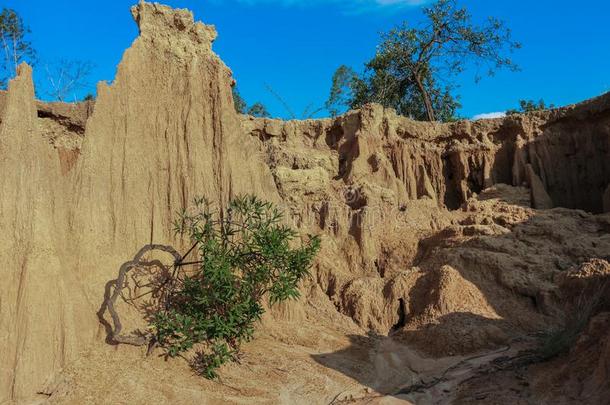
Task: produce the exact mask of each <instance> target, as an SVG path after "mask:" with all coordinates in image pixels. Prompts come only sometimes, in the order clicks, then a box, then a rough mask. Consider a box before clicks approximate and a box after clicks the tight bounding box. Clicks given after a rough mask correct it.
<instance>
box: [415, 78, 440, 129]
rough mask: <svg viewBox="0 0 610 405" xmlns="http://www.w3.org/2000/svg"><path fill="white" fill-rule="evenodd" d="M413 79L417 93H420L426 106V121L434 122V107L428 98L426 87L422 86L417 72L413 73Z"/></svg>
mask: <svg viewBox="0 0 610 405" xmlns="http://www.w3.org/2000/svg"><path fill="white" fill-rule="evenodd" d="M413 79H414V80H415V83H416V84H417V88H418V89H419V93H420V94H421V98H422V100H423V101H424V106H425V107H426V114H427V115H428V121H430V122H434V121H436V116H435V114H434V107H432V101H431V100H430V95H429V94H428V91H426V88H425V87H424V83H423V82H422V80H421V78H420V77H419V75H418V74H417V73H414V74H413Z"/></svg>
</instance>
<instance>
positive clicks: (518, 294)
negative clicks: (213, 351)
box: [0, 3, 610, 403]
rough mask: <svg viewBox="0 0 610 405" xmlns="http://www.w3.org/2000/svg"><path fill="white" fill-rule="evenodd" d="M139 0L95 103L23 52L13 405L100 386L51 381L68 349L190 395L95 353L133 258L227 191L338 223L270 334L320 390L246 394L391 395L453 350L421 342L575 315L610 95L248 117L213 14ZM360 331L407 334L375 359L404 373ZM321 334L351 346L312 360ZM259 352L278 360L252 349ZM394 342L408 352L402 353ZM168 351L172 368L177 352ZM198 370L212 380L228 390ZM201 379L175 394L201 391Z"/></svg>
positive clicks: (0, 137) (455, 346) (2, 139)
mask: <svg viewBox="0 0 610 405" xmlns="http://www.w3.org/2000/svg"><path fill="white" fill-rule="evenodd" d="M132 14H133V16H134V20H135V21H136V22H137V24H138V26H139V28H140V34H139V36H138V38H137V39H136V40H135V41H134V43H133V45H132V46H131V47H130V49H128V50H127V51H126V52H125V55H124V57H123V60H122V62H121V64H120V65H119V68H118V72H117V77H116V79H115V81H114V82H113V84H112V85H108V84H105V83H101V84H100V85H99V87H98V98H97V100H96V102H95V105H93V103H88V104H81V105H75V106H68V105H63V104H52V105H48V104H44V103H37V102H36V101H35V100H34V90H33V86H32V80H31V70H30V69H29V67H27V66H25V65H24V66H22V67H21V68H20V71H19V76H18V77H17V78H15V79H14V80H13V81H12V82H11V84H10V87H9V91H8V92H7V93H2V94H0V110H1V111H0V172H1V173H2V174H3V175H2V176H1V177H0V193H1V197H0V230H1V231H2V232H0V263H1V265H0V279H2V284H1V285H0V359H2V360H3V361H2V362H1V363H0V403H4V402H5V401H7V402H8V401H16V402H24V401H26V400H30V399H31V398H33V397H36V394H37V393H39V392H42V393H44V395H45V396H48V395H52V394H55V395H54V396H52V397H51V398H52V399H53V398H55V399H56V401H57V402H62V400H63V401H65V402H71V401H72V402H74V401H78V400H79V399H82V397H83V396H89V395H90V392H92V391H93V390H94V388H93V387H88V386H86V385H83V384H80V385H79V384H78V383H75V385H74V386H64V388H63V391H62V390H61V389H55V388H54V389H51V388H49V387H50V386H51V385H53V384H51V383H52V382H53V381H56V377H57V375H59V374H60V372H61V370H62V369H64V368H66V367H68V368H69V367H72V365H73V364H76V366H73V367H75V368H74V369H73V374H72V375H73V376H78V375H85V374H87V373H89V374H87V375H88V377H89V379H86V378H85V377H83V378H85V379H84V381H89V382H90V383H91V384H92V385H93V384H94V383H93V382H92V381H105V382H104V383H100V384H101V385H100V386H99V387H98V388H99V390H100V392H102V391H104V390H105V391H110V390H114V388H112V389H111V388H110V387H114V386H115V384H118V385H119V386H123V387H129V384H130V383H131V382H130V381H131V379H130V378H131V376H132V375H133V376H134V378H138V379H139V381H140V382H141V384H142V386H144V387H148V388H147V389H148V390H156V389H158V390H159V391H158V392H157V395H158V396H157V397H155V398H156V399H155V398H149V397H147V396H146V395H148V394H146V393H144V392H143V391H138V390H135V391H134V392H133V393H130V394H129V395H130V397H129V399H130V400H132V401H136V402H138V401H143V400H145V399H146V400H150V401H151V403H154V402H157V401H161V400H162V399H166V400H175V399H176V395H178V394H176V391H174V390H177V389H179V388H175V387H174V386H176V384H177V383H176V384H175V383H168V384H166V385H162V384H161V386H162V388H159V387H157V385H158V380H153V377H149V376H148V373H147V370H140V371H141V372H139V371H138V370H131V369H130V370H127V371H126V372H125V376H123V377H121V376H116V379H117V380H113V379H106V378H105V377H104V376H106V375H114V374H115V373H114V371H113V370H114V368H113V367H115V366H116V364H115V365H113V366H112V367H111V366H110V365H108V364H106V363H99V364H98V363H96V362H94V361H93V360H89V359H90V358H89V357H88V355H83V353H85V352H89V351H91V350H93V352H94V353H96V350H98V349H100V348H103V347H105V343H104V340H105V339H104V338H105V337H106V333H107V331H106V330H105V329H104V327H103V325H104V323H106V322H108V315H107V314H106V313H105V312H104V306H103V303H104V297H105V294H106V295H107V294H108V292H109V290H110V289H112V288H113V285H114V284H113V281H114V279H115V278H116V275H117V272H118V270H119V268H120V267H121V265H122V264H123V263H125V262H128V261H130V260H131V259H132V258H133V257H134V255H135V254H136V253H137V252H138V251H139V250H140V249H141V248H142V247H143V246H145V245H148V244H163V245H171V246H174V247H175V248H176V249H177V250H179V251H185V250H186V249H184V248H185V247H186V246H185V244H186V241H183V240H179V239H176V237H175V236H174V235H173V232H172V220H173V219H174V218H175V217H174V216H175V213H176V211H180V210H183V209H188V208H189V204H190V203H191V201H192V199H193V198H194V197H196V196H205V197H207V198H209V199H210V200H212V201H214V202H216V203H217V204H218V205H221V206H222V205H223V204H225V203H226V202H227V201H228V200H229V199H230V198H231V197H232V196H234V195H237V194H242V193H253V194H256V195H259V196H260V197H262V198H264V199H266V200H269V201H272V202H275V203H277V204H279V205H281V206H282V207H283V208H284V209H285V210H286V213H287V214H288V215H287V217H288V220H290V221H292V223H293V224H294V226H295V227H296V228H298V229H299V230H300V231H301V232H302V233H316V234H321V235H322V237H323V243H322V251H321V252H320V254H319V257H318V259H317V262H316V264H315V266H314V269H313V270H312V277H311V278H309V279H308V280H306V282H305V283H304V285H303V299H302V300H300V301H299V302H297V303H293V304H290V305H286V306H282V307H279V308H276V309H274V310H273V311H272V313H271V316H270V317H269V318H268V319H266V320H265V323H264V332H263V333H262V337H261V339H262V340H263V341H264V342H267V344H268V345H274V344H275V343H277V342H280V343H285V342H290V343H292V344H294V346H295V347H296V346H298V347H300V348H301V349H299V350H302V351H301V352H297V351H295V352H291V351H290V350H288V349H282V348H276V349H274V350H277V352H276V354H277V355H278V356H285V358H284V359H285V361H286V362H289V363H290V364H291V365H293V366H294V369H295V370H304V371H295V373H296V374H295V375H294V376H293V377H294V379H296V380H300V379H301V377H303V378H305V379H306V380H307V381H310V382H311V384H310V386H311V387H318V388H315V389H314V388H311V389H310V388H307V387H305V388H303V387H302V385H303V384H301V383H300V382H299V383H298V384H297V383H296V382H295V381H291V380H290V377H286V378H287V380H284V379H283V378H284V377H277V378H278V379H279V380H278V381H280V383H278V382H277V381H275V380H273V381H271V379H270V380H269V381H266V380H265V381H261V382H259V383H257V381H254V382H253V384H252V385H253V386H252V387H251V388H249V389H250V391H247V392H243V393H241V394H238V393H235V392H232V391H231V393H230V395H231V396H232V397H231V398H234V399H236V401H237V398H241V399H244V401H245V398H247V397H248V396H250V395H253V396H258V398H259V399H261V400H267V401H271V402H278V401H279V402H282V401H283V402H287V403H288V402H291V401H305V400H309V401H313V402H320V401H326V402H329V401H331V400H332V399H333V397H335V396H336V392H333V389H336V388H337V387H338V386H340V384H347V383H346V379H345V377H343V379H341V378H339V377H337V374H338V371H333V372H332V373H331V372H328V371H324V370H326V369H328V368H336V369H337V370H340V371H341V372H343V374H346V375H347V376H348V377H350V378H352V380H351V381H352V383H353V380H356V381H358V382H359V383H360V384H361V385H368V386H370V388H372V389H374V390H377V391H379V392H381V393H390V392H392V390H394V389H395V390H397V389H398V388H399V387H400V385H401V384H402V383H403V379H405V378H411V377H409V376H408V375H406V374H404V373H405V371H404V370H407V369H409V370H410V369H411V368H409V367H411V366H413V364H410V365H409V364H407V363H408V361H411V362H415V361H416V360H417V361H418V362H420V363H418V364H420V365H422V364H423V365H422V366H421V367H415V368H414V369H415V370H416V371H418V372H421V373H426V372H432V371H433V370H435V368H434V367H436V366H438V367H440V366H442V365H445V364H447V361H448V360H447V361H446V360H443V361H441V362H440V363H434V365H435V366H434V367H433V366H432V365H430V364H429V363H428V362H427V361H424V360H421V359H420V357H418V356H419V355H417V356H415V355H412V354H411V352H410V350H411V348H414V349H416V350H417V351H418V353H421V354H422V355H425V356H431V357H434V358H438V357H442V358H446V357H447V356H449V357H451V356H455V355H466V354H469V353H473V352H477V351H479V350H484V349H485V350H486V349H494V348H497V347H499V346H501V345H504V344H509V343H510V342H512V341H513V339H517V338H520V337H523V336H526V335H527V334H528V333H530V332H534V331H538V330H540V329H544V328H546V327H549V326H551V325H555V324H557V323H560V319H561V316H562V314H563V311H564V310H565V308H564V307H563V305H562V302H563V301H564V300H565V298H566V297H565V294H564V292H563V290H562V289H561V280H562V274H564V273H565V272H566V271H569V270H570V269H574V268H578V266H580V265H582V263H585V262H587V261H589V260H591V259H596V260H610V257H609V255H610V219H609V218H608V214H606V215H596V214H600V213H602V212H604V211H605V212H609V211H610V202H609V201H610V95H605V96H602V97H600V98H598V99H594V100H591V101H588V102H585V103H583V104H579V105H576V106H571V107H567V108H564V109H559V110H553V111H546V112H537V113H532V114H528V115H517V116H511V117H507V118H505V119H497V120H486V121H477V122H470V121H462V122H458V123H452V124H439V123H422V122H414V121H412V120H409V119H407V118H404V117H400V116H397V115H396V114H395V113H394V112H393V111H392V110H388V109H384V108H382V107H381V106H378V105H370V106H366V107H365V108H363V109H361V110H358V111H350V112H348V113H347V114H345V115H343V116H341V117H338V118H336V119H323V120H308V121H287V122H284V121H280V120H272V119H255V118H252V117H247V116H239V115H238V114H236V113H235V110H234V107H233V100H232V98H231V86H232V85H233V78H232V74H231V71H230V70H229V69H228V68H227V67H226V66H225V65H224V64H223V63H222V61H221V60H220V59H219V58H218V56H216V55H215V54H214V53H213V52H212V48H211V47H212V42H213V41H214V39H215V37H216V32H215V30H214V28H213V27H211V26H206V25H204V24H202V23H199V22H195V21H194V20H193V16H192V15H191V13H190V12H188V11H186V10H172V9H170V8H168V7H165V6H161V5H157V4H149V3H140V4H139V5H138V6H135V7H134V8H133V9H132ZM553 207H563V208H555V209H551V208H553ZM181 249H182V250H181ZM164 259H165V260H169V258H164ZM142 316H143V315H142ZM599 319H602V320H603V319H605V318H603V317H600V318H599ZM601 323H603V322H602V321H599V320H598V321H597V323H596V324H595V325H598V324H601ZM278 325H279V326H278ZM595 325H593V326H595ZM593 326H592V327H593ZM595 327H596V328H597V329H595V333H596V335H595V336H596V339H598V340H599V341H603V342H605V341H607V339H606V340H604V339H605V338H604V337H603V336H601V335H600V333H598V332H599V330H598V329H599V325H598V326H595ZM365 331H372V332H375V333H377V334H378V335H387V334H388V333H390V332H391V334H392V336H393V339H395V341H393V343H391V344H390V345H389V346H388V345H386V346H383V345H382V346H383V348H384V349H383V350H385V352H383V355H379V353H377V352H376V354H375V356H373V357H372V358H373V359H374V364H375V367H377V366H379V367H377V368H378V369H379V370H384V372H383V374H384V375H387V374H388V373H389V372H390V371H391V372H392V373H394V374H392V378H385V379H380V376H379V375H369V374H366V373H368V372H369V371H370V370H369V368H367V367H366V364H365V365H364V366H362V367H354V366H353V364H360V365H362V364H363V363H358V362H359V361H362V359H359V358H357V359H356V360H354V359H353V358H351V357H349V356H352V354H350V353H351V352H352V351H353V350H352V351H350V350H346V351H345V356H347V357H346V358H350V359H352V360H349V361H348V360H344V357H345V356H344V355H343V354H341V353H343V352H342V351H341V350H339V349H340V344H339V343H337V342H339V341H340V338H337V336H338V335H340V336H343V337H345V336H347V335H350V334H353V335H354V336H355V335H358V336H360V338H358V339H365V338H364V336H365V335H364V332H365ZM350 336H351V335H350ZM358 339H356V338H353V339H352V340H354V341H357V340H358ZM343 340H345V339H343ZM431 341H433V342H434V341H435V342H437V343H436V344H431V343H430V342H431ZM366 342H367V343H366V344H361V343H358V345H360V346H358V345H356V346H355V347H356V348H362V347H365V346H366V347H369V346H370V345H371V343H370V342H369V341H366ZM375 342H376V341H375ZM396 342H399V343H396ZM342 344H344V343H342ZM604 344H605V343H604ZM367 345H369V346H367ZM280 346H281V345H280ZM282 347H283V346H282ZM604 347H605V346H604ZM302 348H306V349H302ZM407 348H409V349H407ZM100 350H102V349H100ZM125 350H127V349H125ZM134 350H135V349H134ZM246 350H248V349H246ZM295 350H297V349H295ZM324 350H339V351H338V353H340V354H338V355H337V356H335V357H333V356H331V357H332V358H331V359H327V358H322V357H320V358H317V357H315V356H314V357H312V356H310V355H311V354H312V353H319V352H321V351H324ZM367 350H368V349H367ZM376 350H377V349H376ZM388 351H389V353H388ZM355 352H359V349H358V350H355ZM134 353H135V354H134ZM137 353H138V352H136V351H131V352H128V356H132V357H134V358H136V357H137ZM250 353H253V356H259V357H256V358H258V359H259V360H260V361H261V362H264V361H266V360H265V359H266V357H265V356H263V355H260V354H256V353H257V352H256V348H255V347H254V348H253V349H252V351H251V352H250ZM286 353H288V354H286ZM392 353H393V354H392ZM123 355H125V353H123ZM399 355H400V356H402V357H401V361H400V362H399V363H397V364H398V365H396V366H395V367H393V366H391V364H390V363H391V362H390V363H388V364H390V365H387V364H386V363H387V361H386V360H387V358H391V359H394V358H395V357H396V356H399ZM103 357H104V356H102V358H103ZM93 358H94V359H95V358H96V357H95V356H94V357H93ZM335 358H339V359H340V360H339V363H340V362H341V361H344V362H346V364H348V366H343V365H339V366H338V365H337V364H338V363H337V362H336V359H335ZM5 359H7V360H6V361H5ZM98 359H99V358H98ZM405 359H406V360H405ZM267 360H268V359H267ZM314 360H315V361H314ZM407 360H408V361H407ZM350 361H353V363H350ZM365 361H369V359H365ZM392 361H394V360H392ZM377 362H381V363H377ZM133 364H139V361H135V360H134V363H133ZM152 364H153V366H154V367H153V368H154V369H155V370H156V371H155V373H157V374H155V375H157V376H158V375H159V370H160V369H161V368H160V367H166V368H167V367H175V366H174V365H173V364H175V363H172V364H171V365H163V366H161V365H160V364H162V363H152ZM380 364H381V365H380ZM600 364H601V363H600ZM407 366H408V367H407ZM79 367H80V368H79ZM135 367H136V368H137V367H138V366H137V365H136V366H135ZM261 367H264V366H261ZM270 367H271V366H270ZM274 367H275V368H276V369H277V367H280V365H275V366H274ZM603 367H604V365H603V364H601V365H600V366H599V370H601V371H596V372H597V373H598V374H599V375H601V376H603V375H606V374H604V373H606V370H605V369H603ZM354 368H356V369H362V370H360V371H353V369H354ZM97 369H99V373H100V375H95V372H96V371H95V370H97ZM74 370H76V371H74ZM176 370H178V369H176ZM270 370H271V369H266V368H263V369H262V370H259V371H258V372H256V373H254V372H253V374H252V375H251V377H252V378H254V379H256V378H258V377H257V376H260V375H267V374H270V373H272V371H270ZM388 370H389V371H388ZM132 372H133V374H129V373H132ZM243 372H245V371H243V370H242V371H235V372H234V375H235V377H236V378H237V376H239V377H243V376H242V374H241V373H243ZM274 372H275V371H274ZM299 372H301V373H307V376H305V375H302V374H299ZM92 373H93V374H92ZM325 373H326V374H325ZM333 373H334V374H333ZM350 373H354V374H353V375H352V374H350ZM371 373H372V372H371ZM64 374H66V375H70V371H68V372H66V373H64ZM318 374H319V375H320V376H323V377H324V378H322V377H320V378H321V379H320V380H316V379H315V378H314V377H312V376H315V375H318ZM161 375H163V374H161ZM100 376H101V377H100ZM98 377H99V378H98ZM74 378H77V377H74ZM121 378H122V379H121ZM147 378H149V379H147ZM261 378H263V377H261ZM188 381H190V382H189V384H192V386H193V387H196V388H197V390H199V391H197V392H205V393H206V394H209V395H215V394H214V393H216V392H220V393H223V395H224V394H226V392H225V391H223V389H225V388H222V387H220V385H202V386H200V385H197V384H200V383H198V382H193V381H192V380H188ZM595 381H597V380H595ZM266 382H268V387H266V389H267V390H266V391H265V390H264V389H263V388H261V387H260V386H265V383H266ZM289 383H290V384H293V385H290V387H292V388H294V387H296V386H298V387H300V388H298V390H300V391H298V392H299V393H300V394H299V395H300V396H296V397H292V396H290V395H288V393H287V392H288V391H290V390H289V389H288V388H287V386H289V385H281V384H289ZM104 384H107V385H104ZM121 384H123V385H121ZM210 384H211V383H210ZM295 384H296V385H295ZM299 384H300V385H299ZM178 385H179V384H178ZM189 387H190V386H189ZM189 387H187V388H184V389H183V390H182V391H180V394H179V395H178V399H180V400H184V401H187V400H193V401H194V400H201V399H202V398H200V397H197V396H189V395H194V394H192V393H189V392H191V391H193V390H191V389H190V388H189ZM308 387H309V386H308ZM292 388H290V389H292ZM287 390H288V391H287ZM60 392H61V395H59V393H60ZM121 392H122V391H121ZM155 392H156V391H155ZM167 392H169V393H167ZM604 392H605V391H604ZM117 395H118V394H117ZM121 395H127V394H124V393H123V394H121ZM164 395H166V396H164ZM180 395H185V396H184V397H180ZM227 395H229V394H227ZM109 398H114V399H115V400H119V401H123V400H126V398H124V397H106V399H108V400H110V399H109ZM600 398H601V396H600ZM221 399H223V398H221ZM237 402H239V401H237Z"/></svg>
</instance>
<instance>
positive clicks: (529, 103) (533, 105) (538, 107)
mask: <svg viewBox="0 0 610 405" xmlns="http://www.w3.org/2000/svg"><path fill="white" fill-rule="evenodd" d="M550 108H555V105H554V104H549V105H548V106H547V105H546V103H545V102H544V100H543V99H540V100H538V102H536V101H534V100H519V108H518V109H511V110H508V111H506V114H507V115H514V114H522V113H529V112H533V111H542V110H548V109H550Z"/></svg>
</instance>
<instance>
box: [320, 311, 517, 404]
mask: <svg viewBox="0 0 610 405" xmlns="http://www.w3.org/2000/svg"><path fill="white" fill-rule="evenodd" d="M438 322H439V327H441V328H442V327H444V326H449V325H452V326H453V325H456V324H457V323H459V324H464V322H468V323H470V324H472V325H478V326H483V325H484V326H486V327H487V326H493V327H498V326H497V325H500V324H502V323H503V321H502V320H497V319H488V318H485V317H482V316H478V315H475V314H472V313H453V314H449V315H446V316H442V317H441V318H439V319H438ZM410 333H413V334H419V331H412V332H410ZM457 333H459V332H457ZM464 336H465V337H466V338H468V339H473V338H475V339H476V337H473V336H471V335H469V334H468V333H465V334H464ZM421 337H422V338H424V339H426V340H427V344H429V345H439V344H442V342H439V341H435V340H434V339H432V340H430V336H429V335H428V334H427V333H423V334H422V335H421ZM348 339H349V341H350V345H349V346H348V347H346V348H344V349H342V350H338V351H336V352H332V353H324V354H314V355H312V358H313V359H314V360H315V361H316V362H317V363H319V364H321V365H323V366H325V367H328V368H331V369H334V370H337V371H339V372H341V373H342V374H344V375H346V376H348V377H350V378H352V379H354V380H356V381H358V382H359V383H360V384H362V385H364V386H366V387H368V388H370V389H372V390H374V391H375V392H377V393H379V394H383V395H396V394H398V393H399V391H400V390H401V389H403V388H405V387H414V386H419V385H424V384H426V383H427V382H430V381H432V380H435V379H437V378H440V377H442V375H443V374H444V373H445V371H446V370H447V369H449V368H450V367H452V366H455V365H456V364H458V363H460V362H461V361H463V360H464V359H465V358H464V357H462V356H444V357H442V358H433V357H430V356H427V355H425V354H422V353H421V352H420V351H418V350H417V349H415V348H414V347H413V346H412V345H409V344H407V343H405V342H404V338H403V337H402V336H400V334H397V335H393V334H390V336H381V335H377V334H374V333H369V334H368V335H366V336H362V335H349V336H348ZM507 346H508V345H507ZM507 346H504V349H506V347H507Z"/></svg>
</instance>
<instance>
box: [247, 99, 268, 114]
mask: <svg viewBox="0 0 610 405" xmlns="http://www.w3.org/2000/svg"><path fill="white" fill-rule="evenodd" d="M246 114H248V115H252V116H253V117H266V118H268V117H270V116H271V115H270V114H269V111H267V107H265V106H264V105H263V103H260V102H256V103H254V104H252V105H251V106H250V108H248V111H247V112H246Z"/></svg>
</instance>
